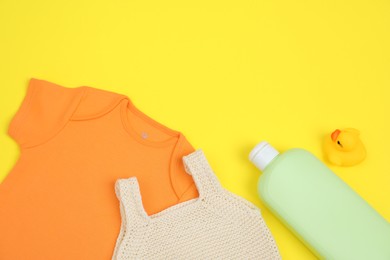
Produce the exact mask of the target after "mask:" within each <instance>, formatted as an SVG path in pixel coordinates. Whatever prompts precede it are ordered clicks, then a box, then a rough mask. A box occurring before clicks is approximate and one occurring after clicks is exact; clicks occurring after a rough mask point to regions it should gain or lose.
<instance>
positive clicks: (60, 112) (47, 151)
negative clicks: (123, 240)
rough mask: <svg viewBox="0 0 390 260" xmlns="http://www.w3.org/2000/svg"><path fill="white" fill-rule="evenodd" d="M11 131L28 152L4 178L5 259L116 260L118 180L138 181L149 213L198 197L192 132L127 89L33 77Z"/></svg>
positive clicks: (0, 240) (0, 222)
mask: <svg viewBox="0 0 390 260" xmlns="http://www.w3.org/2000/svg"><path fill="white" fill-rule="evenodd" d="M9 134H10V135H11V136H12V137H13V138H14V139H15V140H16V141H17V143H18V144H19V146H20V148H21V154H20V158H19V160H18V162H17V163H16V165H15V167H14V168H13V169H12V171H11V172H10V173H9V175H8V176H7V177H6V179H5V180H4V182H3V183H2V184H0V259H5V260H8V259H10V260H15V259H39V260H41V259H56V260H59V259H66V260H69V259H72V260H75V259H83V260H85V259H93V260H99V259H104V260H106V259H111V256H112V253H113V250H114V246H115V242H116V238H117V236H118V232H119V229H120V213H119V204H118V200H117V199H116V197H115V192H114V183H115V181H116V180H117V179H119V178H129V177H130V176H136V177H137V178H138V181H139V184H140V188H141V194H142V199H143V204H144V207H145V210H146V211H147V213H148V214H153V213H157V212H159V211H161V210H163V209H166V208H168V207H170V206H172V205H174V204H177V203H179V202H182V201H185V200H189V199H192V198H196V197H197V196H198V192H197V190H196V187H195V185H194V182H193V180H192V178H191V176H190V175H188V174H187V173H186V172H185V171H184V166H183V164H182V159H181V158H182V156H184V155H187V154H189V153H191V152H193V151H194V148H193V147H192V146H191V145H190V144H189V142H188V141H187V140H186V139H185V137H184V136H183V135H182V134H181V133H180V132H176V131H173V130H171V129H168V128H167V127H164V126H163V125H161V124H159V123H157V122H156V121H154V120H153V119H151V118H149V117H148V116H146V115H145V114H143V113H142V112H140V111H139V110H138V109H137V108H136V107H135V106H134V105H133V104H132V103H131V101H130V100H129V99H128V98H127V97H126V96H123V95H120V94H115V93H112V92H108V91H103V90H98V89H94V88H91V87H78V88H65V87H62V86H59V85H57V84H54V83H50V82H47V81H43V80H38V79H31V80H30V82H29V86H28V90H27V94H26V97H25V99H24V101H23V102H22V105H21V107H20V109H19V111H18V112H17V113H16V115H15V117H14V118H13V120H12V122H11V124H10V128H9Z"/></svg>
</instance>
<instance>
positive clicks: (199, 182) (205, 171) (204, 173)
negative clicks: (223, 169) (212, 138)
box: [183, 149, 222, 198]
mask: <svg viewBox="0 0 390 260" xmlns="http://www.w3.org/2000/svg"><path fill="white" fill-rule="evenodd" d="M183 162H184V168H185V170H186V172H187V173H188V174H190V175H192V177H193V179H194V182H195V184H196V187H197V189H198V192H199V197H200V198H202V197H203V198H204V197H209V196H213V195H215V194H216V193H220V192H221V191H222V186H221V184H220V183H219V181H218V179H217V177H216V176H215V174H214V172H213V170H212V169H211V167H210V165H209V163H208V161H207V159H206V156H205V155H204V153H203V151H202V150H201V149H199V150H197V151H195V152H193V153H191V154H189V155H187V156H184V157H183Z"/></svg>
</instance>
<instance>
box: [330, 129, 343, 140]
mask: <svg viewBox="0 0 390 260" xmlns="http://www.w3.org/2000/svg"><path fill="white" fill-rule="evenodd" d="M340 133H341V131H340V130H339V129H336V130H335V131H334V132H333V133H332V134H331V136H330V137H331V138H332V140H333V142H336V140H337V137H338V136H339V134H340Z"/></svg>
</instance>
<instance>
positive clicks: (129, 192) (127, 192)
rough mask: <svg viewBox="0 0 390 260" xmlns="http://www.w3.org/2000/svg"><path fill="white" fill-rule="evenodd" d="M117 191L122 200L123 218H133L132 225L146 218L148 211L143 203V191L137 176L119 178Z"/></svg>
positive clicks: (116, 185)
mask: <svg viewBox="0 0 390 260" xmlns="http://www.w3.org/2000/svg"><path fill="white" fill-rule="evenodd" d="M115 193H116V196H117V197H118V199H119V201H120V207H121V215H122V220H125V219H129V220H131V221H132V225H133V224H137V223H140V222H143V221H144V220H145V217H147V213H146V212H145V209H144V207H143V205H142V198H141V192H140V189H139V185H138V181H137V178H136V177H131V178H128V179H119V180H117V181H116V183H115Z"/></svg>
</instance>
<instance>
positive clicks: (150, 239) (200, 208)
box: [113, 150, 280, 260]
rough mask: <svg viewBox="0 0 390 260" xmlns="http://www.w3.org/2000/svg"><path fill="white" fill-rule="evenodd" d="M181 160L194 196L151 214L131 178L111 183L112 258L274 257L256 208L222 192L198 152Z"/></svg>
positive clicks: (276, 254)
mask: <svg viewBox="0 0 390 260" xmlns="http://www.w3.org/2000/svg"><path fill="white" fill-rule="evenodd" d="M183 160H184V165H185V167H186V171H187V172H188V173H189V174H191V175H192V176H193V178H194V181H195V184H196V186H197V188H198V191H199V198H197V199H192V200H190V201H186V202H183V203H180V204H177V205H175V206H172V207H170V208H168V209H166V210H164V211H162V212H159V213H157V214H154V215H151V216H148V215H147V214H146V212H145V210H144V208H143V206H142V200H141V195H140V190H139V186H138V182H137V179H136V178H135V177H132V178H129V179H121V180H118V181H117V182H116V186H115V190H116V194H117V197H118V199H119V201H120V210H121V216H122V226H121V230H120V234H119V236H118V239H117V242H116V247H115V251H114V255H113V259H115V260H123V259H280V255H279V251H278V248H277V246H276V244H275V241H274V239H273V237H272V235H271V233H270V231H269V229H268V228H267V226H266V224H265V223H264V220H263V218H262V216H261V214H260V210H259V209H258V208H257V207H255V206H254V205H253V204H252V203H250V202H248V201H246V200H245V199H243V198H241V197H239V196H236V195H234V194H233V193H230V192H229V191H227V190H225V189H224V188H222V186H221V185H220V183H219V182H218V180H217V178H216V176H215V175H214V173H213V171H212V169H211V168H210V166H209V164H208V162H207V160H206V158H205V156H204V154H203V152H202V151H201V150H197V151H195V152H194V153H192V154H190V155H188V156H185V157H184V158H183Z"/></svg>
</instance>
